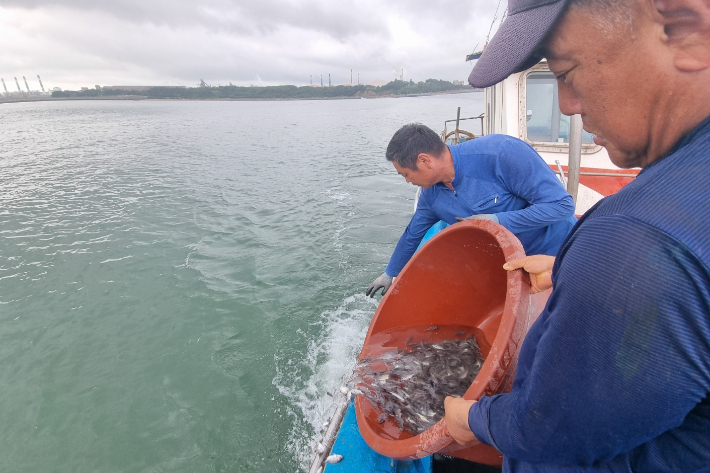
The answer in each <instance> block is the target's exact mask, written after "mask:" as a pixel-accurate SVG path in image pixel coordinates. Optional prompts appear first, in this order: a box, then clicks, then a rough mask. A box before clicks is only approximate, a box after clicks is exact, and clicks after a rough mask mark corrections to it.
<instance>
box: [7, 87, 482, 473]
mask: <svg viewBox="0 0 710 473" xmlns="http://www.w3.org/2000/svg"><path fill="white" fill-rule="evenodd" d="M459 106H460V107H461V109H462V111H461V114H462V116H473V115H478V114H479V113H481V112H482V111H483V95H482V94H481V93H468V94H457V95H443V96H430V97H412V98H397V99H394V98H386V99H375V100H332V101H283V102H189V101H177V102H168V101H165V102H159V101H141V102H126V101H114V102H109V101H90V102H89V101H87V102H76V101H73V102H61V103H57V102H45V103H28V104H4V105H0V385H1V386H2V388H1V389H0V425H2V429H0V471H3V472H43V471H52V472H226V471H230V472H247V471H249V472H251V471H254V472H299V471H303V470H307V468H308V467H309V466H310V463H311V461H312V449H313V446H314V442H315V441H316V440H317V439H318V438H319V437H318V431H319V430H320V429H321V427H322V424H323V422H324V421H326V420H327V419H328V418H329V416H330V414H331V412H332V410H333V407H334V406H333V404H332V399H331V398H330V397H329V396H327V395H326V392H327V391H333V390H337V389H338V387H339V386H340V385H341V384H342V382H343V380H344V379H345V378H346V377H347V375H348V374H349V372H350V370H351V369H352V367H353V365H354V363H355V358H356V356H357V354H358V353H359V350H360V347H361V344H362V341H363V339H364V336H365V332H366V329H367V327H368V325H369V322H370V320H371V318H372V315H373V314H374V312H375V309H376V307H377V300H378V299H379V298H378V299H377V300H372V299H369V298H366V297H365V295H364V289H365V287H366V286H367V285H368V284H369V283H370V282H371V281H372V280H373V279H374V278H375V277H377V276H378V275H379V274H381V273H382V271H383V269H384V266H385V265H386V263H387V261H388V260H389V256H390V254H391V252H392V250H393V249H394V245H395V244H396V242H397V239H398V238H399V236H400V234H401V232H402V231H403V230H404V227H405V226H406V224H407V223H408V221H409V218H410V217H411V214H412V211H413V208H412V207H413V200H414V194H415V188H414V187H412V186H411V185H409V184H407V183H406V182H405V181H404V179H402V178H401V177H400V176H399V175H397V173H396V172H395V170H394V168H393V167H392V165H391V164H389V163H388V162H387V161H386V160H385V158H384V152H385V148H386V146H387V143H388V141H389V138H390V137H391V136H392V134H393V133H394V132H395V131H396V130H397V129H398V128H399V127H400V126H401V125H403V124H406V123H410V122H420V123H424V124H426V125H428V126H430V127H432V128H433V129H434V130H436V131H437V132H438V131H441V130H442V129H443V125H444V120H446V119H452V118H455V117H456V108H457V107H459ZM449 128H451V126H449ZM471 129H472V130H473V131H476V132H477V131H478V127H477V126H476V127H471Z"/></svg>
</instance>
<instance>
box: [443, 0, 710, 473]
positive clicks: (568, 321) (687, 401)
mask: <svg viewBox="0 0 710 473" xmlns="http://www.w3.org/2000/svg"><path fill="white" fill-rule="evenodd" d="M508 11H509V14H508V17H507V19H506V20H505V22H504V24H503V25H502V27H501V29H500V30H499V32H498V34H497V35H496V36H495V37H494V39H493V40H492V41H491V43H490V44H489V45H488V47H487V48H486V49H485V51H484V53H483V56H482V57H481V59H480V60H479V61H478V63H477V64H476V66H475V67H474V70H473V72H472V73H471V76H470V78H469V82H470V83H471V85H473V86H475V87H486V86H490V85H493V84H495V83H496V82H499V81H501V80H503V79H504V78H505V77H507V76H508V75H509V74H511V73H513V72H516V71H521V70H524V69H526V68H527V67H530V66H531V65H533V64H534V63H535V62H536V61H538V60H539V59H540V58H542V57H546V58H547V60H548V65H549V67H550V70H551V71H552V72H553V73H554V74H555V76H556V77H557V80H558V85H559V103H560V109H561V111H562V112H563V113H565V114H566V115H572V114H581V115H582V120H583V122H584V128H585V130H587V131H588V132H591V133H594V134H595V135H596V137H595V143H597V144H598V145H602V146H605V147H606V148H607V150H608V151H609V156H610V158H611V160H612V161H613V162H614V163H615V164H616V165H617V166H620V167H623V168H631V167H641V168H642V170H641V172H640V173H639V175H638V177H637V178H636V179H635V180H634V181H633V182H631V183H630V184H628V185H627V186H626V187H624V188H623V189H622V190H621V191H619V192H618V193H616V194H614V195H612V196H609V197H607V198H605V199H603V200H602V201H600V202H599V203H598V204H597V205H595V206H594V207H593V208H592V209H590V210H589V211H588V212H587V213H586V214H585V215H584V216H582V218H581V219H580V221H579V223H578V224H577V225H576V226H575V228H574V229H573V230H572V232H571V233H570V235H569V236H568V237H567V239H566V240H565V242H564V243H563V245H562V247H561V248H560V251H559V252H558V254H557V257H556V258H555V259H554V260H553V259H552V258H549V257H535V256H533V257H527V258H525V259H522V260H517V261H512V262H509V263H507V264H506V266H505V268H506V269H508V270H515V269H517V268H522V269H524V270H525V271H527V272H528V274H530V277H531V283H532V288H533V290H542V289H545V288H546V287H550V286H553V291H552V294H551V296H550V299H549V301H548V303H547V306H546V307H545V309H544V310H543V312H542V314H541V315H540V317H539V319H538V320H537V322H535V324H533V326H532V327H531V328H530V331H529V332H528V335H527V337H526V339H525V341H524V343H523V346H522V348H521V350H520V354H519V361H518V368H517V373H516V378H515V382H514V386H513V389H512V391H511V392H510V393H507V394H501V395H494V396H483V397H482V398H481V399H480V400H479V401H478V402H473V401H465V400H462V399H457V398H447V399H446V425H447V428H448V430H449V432H450V433H451V434H452V436H453V437H454V439H456V440H457V441H458V442H460V443H467V442H471V441H475V440H478V441H480V442H483V443H486V444H489V445H492V446H494V447H495V448H497V449H498V450H499V451H500V452H502V453H503V456H504V466H503V470H504V471H506V472H542V471H544V472H586V471H594V472H665V471H673V472H688V473H690V472H701V471H702V472H703V473H706V472H710V218H708V211H709V210H710V185H709V184H708V183H710V1H708V0H561V1H550V0H547V1H539V0H510V3H509V10H508ZM552 261H553V262H554V266H553V264H552V263H551V262H552Z"/></svg>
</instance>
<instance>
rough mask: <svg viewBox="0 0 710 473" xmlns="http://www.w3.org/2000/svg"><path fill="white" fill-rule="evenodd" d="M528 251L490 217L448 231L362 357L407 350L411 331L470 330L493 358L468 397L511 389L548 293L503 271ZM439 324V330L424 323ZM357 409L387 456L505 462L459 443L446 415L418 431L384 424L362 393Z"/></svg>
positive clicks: (419, 334) (385, 303)
mask: <svg viewBox="0 0 710 473" xmlns="http://www.w3.org/2000/svg"><path fill="white" fill-rule="evenodd" d="M524 256H525V252H524V250H523V247H522V245H521V244H520V241H519V240H518V239H517V238H516V237H515V236H514V235H513V234H512V233H510V232H509V231H508V230H506V229H505V228H504V227H502V226H501V225H498V224H496V223H493V222H490V221H487V220H471V221H464V222H460V223H457V224H455V225H452V226H450V227H448V228H446V229H444V230H442V231H441V232H440V233H438V234H437V235H436V236H434V237H433V238H432V239H431V240H430V241H429V242H428V243H427V244H425V245H424V246H423V247H422V248H421V249H420V250H419V251H418V252H417V253H416V254H415V255H414V257H412V259H411V260H410V261H409V263H407V265H406V266H405V267H404V269H403V270H402V272H401V273H400V274H399V277H397V278H396V279H395V282H394V284H393V285H392V286H391V287H390V289H389V291H388V292H387V294H386V295H385V297H384V298H383V299H382V302H381V303H380V305H379V307H378V309H377V311H376V312H375V316H374V318H373V320H372V323H371V324H370V329H369V331H368V333H367V337H366V338H365V343H364V346H363V349H362V352H361V354H360V358H364V357H370V356H376V355H379V354H381V353H383V352H387V351H390V350H392V349H393V348H395V347H396V348H406V340H407V338H409V337H410V336H411V335H412V334H414V337H415V338H414V343H416V342H418V341H419V340H426V341H438V340H442V339H446V338H453V337H452V334H453V333H454V330H459V329H461V327H464V328H470V332H472V333H474V335H475V336H476V338H477V339H478V340H479V344H480V346H481V349H482V352H483V354H484V356H486V360H485V363H484V364H483V367H482V368H481V371H480V372H479V374H478V376H477V377H476V378H475V379H474V380H473V383H472V384H471V386H470V387H469V388H468V390H467V391H466V393H465V394H464V396H463V397H464V399H472V400H473V399H479V398H480V397H481V396H482V395H484V394H485V395H492V394H496V393H501V392H506V391H509V390H510V388H511V387H512V384H513V377H514V375H515V367H516V363H517V356H518V351H519V348H520V345H521V344H522V341H523V338H524V337H525V334H526V333H527V331H528V328H529V327H530V325H531V324H532V322H534V320H535V319H536V318H537V316H538V315H539V314H540V312H541V311H542V308H543V307H544V305H545V302H546V301H547V297H548V296H549V292H547V293H542V294H537V295H534V296H531V295H530V293H529V284H528V282H527V278H526V276H524V274H523V271H522V270H516V271H505V270H504V269H503V264H504V263H505V262H506V261H510V260H512V259H516V258H522V257H524ZM432 326H436V327H438V329H436V330H430V331H423V330H422V329H421V328H422V327H432ZM355 410H356V415H357V423H358V426H359V428H360V433H361V434H362V436H363V438H364V439H365V441H366V442H367V444H368V445H369V446H370V447H372V449H374V450H375V451H377V452H378V453H380V454H382V455H385V456H388V457H391V458H396V459H402V460H404V459H407V460H411V459H415V458H422V457H425V456H427V455H431V454H432V453H436V452H439V453H443V454H446V455H451V456H455V457H459V458H464V459H467V460H471V461H475V462H478V463H485V464H489V465H500V464H501V462H502V456H501V454H500V453H499V452H498V451H497V450H495V449H494V448H493V447H489V446H488V445H485V444H482V443H480V442H474V443H472V444H468V445H465V446H461V445H459V444H457V443H456V442H455V441H454V440H453V439H452V438H451V436H450V435H449V433H448V431H447V430H446V425H445V422H444V420H443V419H442V420H440V421H439V422H438V423H437V424H435V425H434V426H432V427H431V428H429V429H428V430H426V431H424V432H422V433H421V434H419V435H411V434H410V433H408V432H403V431H402V430H400V429H399V428H398V427H397V425H396V423H395V422H394V421H392V420H387V421H385V422H384V423H379V422H378V417H379V416H380V411H379V410H377V409H376V408H375V407H374V406H373V405H372V404H371V403H370V401H368V400H366V399H364V398H363V397H361V396H357V397H356V398H355Z"/></svg>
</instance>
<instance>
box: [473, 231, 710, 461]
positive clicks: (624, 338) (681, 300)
mask: <svg viewBox="0 0 710 473" xmlns="http://www.w3.org/2000/svg"><path fill="white" fill-rule="evenodd" d="M631 242H633V243H631ZM554 282H555V288H554V290H553V292H552V295H551V296H550V300H549V301H548V304H547V306H546V308H545V310H544V311H543V313H542V314H541V316H540V318H539V319H538V321H537V322H536V323H535V324H534V325H533V327H532V328H531V331H530V333H529V334H528V336H527V337H526V340H525V342H524V344H523V347H522V351H521V354H520V363H521V364H522V365H524V370H523V371H524V373H523V375H522V378H523V379H522V381H521V380H518V379H516V382H515V386H514V388H513V390H512V391H511V393H509V394H502V395H497V396H492V397H485V396H484V397H483V398H482V399H481V400H480V401H479V402H477V403H476V404H474V405H473V406H472V407H471V409H470V411H469V426H470V427H471V430H472V431H473V433H474V434H475V435H476V437H477V438H478V439H479V440H481V441H483V442H485V443H488V444H491V445H494V446H495V447H496V448H497V449H498V450H500V451H501V452H502V453H503V454H504V455H508V456H510V457H512V458H516V459H518V460H524V461H530V462H550V463H558V464H591V463H593V462H595V461H604V460H609V459H611V458H613V457H614V456H616V455H617V454H619V453H623V452H627V451H629V450H631V449H633V448H635V447H637V446H639V445H641V444H644V443H646V442H648V441H650V440H651V439H654V438H656V437H658V436H660V435H662V434H663V433H664V432H666V431H668V430H670V429H674V428H675V427H678V426H680V425H681V424H682V423H683V421H684V419H685V418H686V416H687V415H688V414H689V413H690V412H691V410H693V408H694V407H695V406H696V405H698V404H699V403H700V402H701V401H702V399H703V398H705V397H706V396H707V395H708V393H709V392H710V358H709V357H708V356H707V354H708V352H710V318H709V317H708V316H707V314H708V313H709V312H710V275H709V274H708V268H706V267H704V266H703V265H702V263H701V262H700V261H699V260H698V259H697V258H696V257H695V255H693V254H691V253H690V252H689V251H688V250H687V249H686V248H685V247H683V246H682V245H680V244H679V243H678V242H676V241H675V240H673V239H672V238H670V237H668V236H667V235H665V234H663V233H661V232H659V231H658V230H657V229H655V228H653V227H650V226H648V225H646V224H644V223H641V222H636V221H630V220H628V219H623V218H622V217H598V218H595V219H592V220H588V221H587V222H585V224H584V225H583V226H581V227H580V228H579V229H578V230H577V232H576V233H575V234H574V235H573V236H572V237H571V239H570V242H568V244H567V245H565V247H564V248H563V249H562V250H561V252H560V255H558V266H556V267H555V279H554ZM530 360H532V362H530ZM519 366H520V365H519ZM518 374H520V368H519V373H518ZM706 427H707V426H706ZM669 435H675V436H680V435H682V433H680V432H678V431H676V432H674V434H669ZM687 435H691V434H687ZM698 436H700V437H698ZM705 436H706V432H705V433H697V432H696V433H695V437H693V438H692V439H689V440H688V442H686V444H687V445H691V444H692V443H693V442H695V443H703V442H705V443H706V444H707V443H709V442H708V439H707V438H705ZM681 442H682V440H681ZM701 450H702V448H701V449H700V450H698V451H701ZM698 455H708V453H707V452H705V453H698ZM709 459H710V458H709Z"/></svg>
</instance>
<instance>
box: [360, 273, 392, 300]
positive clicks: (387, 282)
mask: <svg viewBox="0 0 710 473" xmlns="http://www.w3.org/2000/svg"><path fill="white" fill-rule="evenodd" d="M393 280H394V278H393V277H392V276H388V275H387V273H382V275H381V276H379V277H378V278H377V279H375V280H374V281H372V284H370V285H369V286H367V290H366V291H365V295H366V296H370V297H375V293H376V292H377V291H379V290H380V289H382V295H383V296H384V295H385V293H386V292H387V289H389V288H390V286H391V285H392V281H393Z"/></svg>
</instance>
